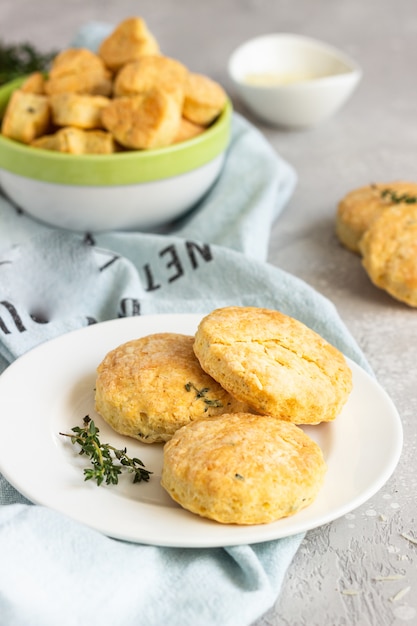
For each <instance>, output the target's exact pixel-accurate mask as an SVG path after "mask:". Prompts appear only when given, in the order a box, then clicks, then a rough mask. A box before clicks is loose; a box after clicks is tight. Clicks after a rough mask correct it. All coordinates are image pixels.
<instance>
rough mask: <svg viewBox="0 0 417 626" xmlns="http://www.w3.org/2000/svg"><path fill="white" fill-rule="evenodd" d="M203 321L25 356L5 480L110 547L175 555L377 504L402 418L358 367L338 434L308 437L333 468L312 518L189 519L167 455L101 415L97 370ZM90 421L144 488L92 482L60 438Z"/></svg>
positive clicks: (10, 421) (165, 319)
mask: <svg viewBox="0 0 417 626" xmlns="http://www.w3.org/2000/svg"><path fill="white" fill-rule="evenodd" d="M200 317H201V316H198V315H152V316H142V317H132V318H125V319H119V320H112V321H109V322H104V323H101V324H97V325H94V326H89V327H87V328H83V329H81V330H78V331H74V332H71V333H68V334H66V335H63V336H61V337H59V338H57V339H54V340H52V341H49V342H47V343H44V344H42V345H40V346H39V347H37V348H35V349H34V350H32V351H30V352H28V353H26V354H25V355H24V356H22V357H20V359H18V360H17V361H15V362H14V363H13V364H12V365H10V366H9V367H8V368H7V369H6V371H5V372H4V373H3V374H2V375H1V376H0V432H1V438H0V471H1V472H2V473H3V475H4V476H5V478H6V479H7V480H8V481H9V482H10V483H11V484H12V485H14V486H15V487H16V489H18V490H19V491H20V492H21V493H22V494H23V495H25V496H26V497H27V498H28V499H29V500H31V501H33V502H35V503H39V504H42V505H45V506H48V507H50V508H52V509H55V510H57V511H60V512H61V513H63V514H65V515H68V516H69V517H71V518H73V519H75V520H78V521H79V522H81V523H83V524H86V525H88V526H90V527H92V528H95V529H97V530H99V531H101V532H103V533H104V534H106V535H109V536H111V537H115V538H119V539H125V540H128V541H133V542H140V543H146V544H155V545H161V546H174V547H215V546H228V545H237V544H244V543H257V542H261V541H267V540H271V539H277V538H280V537H286V536H289V535H293V534H296V533H299V532H303V531H306V530H309V529H311V528H315V527H317V526H320V525H322V524H325V523H327V522H330V521H332V520H334V519H336V518H338V517H340V516H342V515H344V514H345V513H347V512H349V511H351V510H352V509H354V508H356V507H358V506H359V505H360V504H362V503H363V502H365V501H366V500H367V499H369V498H370V497H371V496H372V495H373V494H374V493H375V492H376V491H378V490H379V489H380V488H381V487H382V485H383V484H384V483H385V482H386V481H387V480H388V478H389V477H390V475H391V473H392V472H393V470H394V468H395V466H396V464H397V462H398V459H399V456H400V453H401V448H402V428H401V422H400V419H399V416H398V413H397V411H396V409H395V407H394V405H393V403H392V402H391V400H390V399H389V397H388V396H387V394H386V393H385V391H384V390H383V389H382V388H381V387H380V386H379V384H378V383H377V382H376V381H375V380H373V379H372V378H371V377H370V376H369V375H368V374H366V373H365V372H364V371H363V370H362V369H361V368H360V367H358V366H357V365H356V364H355V363H353V362H352V361H349V365H350V367H351V368H352V371H353V381H354V387H353V391H352V393H351V395H350V398H349V400H348V403H347V404H346V406H345V408H344V409H343V411H342V413H341V414H340V415H339V416H338V417H337V419H336V420H335V421H334V422H333V423H332V424H323V425H319V426H310V427H306V428H305V430H306V432H308V433H309V434H310V435H311V436H312V437H313V438H314V439H315V440H316V441H317V442H318V443H319V445H320V446H321V447H322V449H323V452H324V456H325V459H326V462H327V465H328V472H327V476H326V480H325V484H324V486H323V488H322V490H321V491H320V493H319V495H318V497H317V499H316V501H315V502H314V503H313V504H312V505H311V506H310V507H308V508H307V509H305V510H303V511H301V512H300V513H297V514H296V515H294V516H292V517H288V518H285V519H282V520H279V521H277V522H274V523H271V524H266V525H256V526H234V525H223V524H219V523H216V522H212V521H209V520H205V519H203V518H200V517H198V516H197V515H194V514H192V513H189V512H188V511H185V510H184V509H182V508H181V507H179V506H178V505H177V504H175V503H174V502H173V501H171V499H170V497H169V496H168V495H167V494H166V493H165V491H164V490H163V489H162V487H161V486H160V484H159V477H160V473H161V466H162V446H160V445H154V446H150V445H146V444H142V443H140V442H137V441H135V440H133V439H128V438H123V437H121V436H119V435H117V434H116V433H114V432H113V431H112V430H111V429H110V428H109V427H108V426H107V425H106V424H105V423H104V422H103V420H102V419H101V418H100V417H99V416H98V415H97V414H96V413H95V411H94V384H95V369H96V366H97V365H98V364H99V362H100V361H101V360H102V358H103V357H104V356H105V354H106V353H107V352H108V351H109V350H111V349H113V348H114V347H116V346H117V345H119V344H121V343H123V342H125V341H129V340H130V339H133V338H136V337H139V336H141V335H147V334H150V333H154V332H161V331H162V332H164V331H167V332H179V333H184V334H194V332H195V330H196V327H197V324H198V322H199V319H200ZM87 414H88V415H89V416H90V417H91V418H92V419H94V421H95V422H96V424H97V425H98V426H99V428H100V431H101V432H100V437H101V440H102V441H103V442H107V443H112V444H113V445H115V446H117V447H125V446H126V447H127V450H128V453H129V454H131V455H132V456H133V455H134V456H137V457H139V458H140V459H141V460H142V461H143V462H144V463H145V465H146V467H147V469H149V470H151V471H153V475H152V477H151V480H150V481H149V482H148V483H139V484H133V483H131V478H130V477H129V476H127V475H125V476H123V477H122V478H121V480H120V482H119V484H118V485H116V486H101V487H97V485H96V484H95V483H94V482H92V481H89V482H84V477H83V472H82V470H83V468H84V467H86V466H87V465H88V460H87V462H86V459H85V457H83V456H80V455H79V454H78V453H77V451H76V447H75V446H73V445H72V444H71V443H70V440H69V439H68V438H66V437H62V436H60V435H59V433H60V432H70V430H71V428H72V427H73V426H75V425H82V419H83V417H84V416H85V415H87Z"/></svg>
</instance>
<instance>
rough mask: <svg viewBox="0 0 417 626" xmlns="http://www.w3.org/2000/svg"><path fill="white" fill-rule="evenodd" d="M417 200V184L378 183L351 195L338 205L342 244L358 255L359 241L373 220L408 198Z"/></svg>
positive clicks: (339, 232) (399, 182)
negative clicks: (399, 199)
mask: <svg viewBox="0 0 417 626" xmlns="http://www.w3.org/2000/svg"><path fill="white" fill-rule="evenodd" d="M404 194H406V196H407V197H414V198H417V183H412V182H406V181H396V182H391V183H374V184H372V185H367V186H366V187H360V188H359V189H354V190H353V191H351V192H349V193H348V194H347V195H346V196H345V197H344V198H343V199H342V200H341V201H340V202H339V204H338V207H337V214H336V234H337V236H338V238H339V240H340V242H341V243H342V244H343V245H344V246H345V247H346V248H348V250H351V251H352V252H355V253H357V254H359V253H360V248H359V241H360V239H361V237H362V235H363V234H364V232H365V231H366V230H367V228H369V226H370V225H371V224H372V222H373V220H374V219H376V218H377V217H379V216H380V215H381V213H382V212H383V211H385V209H386V208H388V207H390V206H393V205H395V204H396V203H397V202H398V198H400V197H402V196H404Z"/></svg>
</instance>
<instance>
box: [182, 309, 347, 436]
mask: <svg viewBox="0 0 417 626" xmlns="http://www.w3.org/2000/svg"><path fill="white" fill-rule="evenodd" d="M194 352H195V354H196V356H197V358H198V360H199V362H200V365H201V367H202V368H203V369H204V370H205V371H206V372H207V373H208V374H210V376H212V377H213V378H214V379H215V380H217V381H218V382H219V383H220V384H221V385H222V387H224V388H225V389H226V390H227V391H228V392H229V393H231V394H232V395H233V396H234V397H235V398H238V399H239V400H241V401H242V402H247V403H248V404H249V405H250V406H251V407H252V408H253V410H254V411H257V412H259V413H263V414H269V415H274V416H275V417H277V418H280V419H283V420H287V421H290V422H294V423H296V424H318V423H320V422H328V421H331V420H333V419H335V417H336V416H337V415H338V414H339V413H340V411H341V409H342V407H343V406H344V404H345V403H346V401H347V399H348V396H349V393H350V391H351V389H352V372H351V370H350V368H349V366H348V365H347V362H346V360H345V358H344V356H343V354H342V353H341V352H339V350H337V349H336V348H335V347H334V346H332V345H331V344H329V343H328V342H327V341H326V340H325V339H323V337H321V336H320V335H318V334H317V333H315V332H314V331H313V330H311V329H310V328H308V327H307V326H305V325H304V324H302V323H301V322H299V321H298V320H296V319H294V318H292V317H289V316H288V315H284V314H283V313H280V312H279V311H275V310H270V309H263V308H257V307H238V306H235V307H233V306H232V307H225V308H220V309H216V310H214V311H212V312H211V313H209V314H208V315H206V317H204V318H203V319H202V320H201V322H200V324H199V326H198V329H197V332H196V335H195V343H194Z"/></svg>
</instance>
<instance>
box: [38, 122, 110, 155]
mask: <svg viewBox="0 0 417 626" xmlns="http://www.w3.org/2000/svg"><path fill="white" fill-rule="evenodd" d="M31 145H32V146H33V147H34V148H43V149H44V150H55V151H57V152H65V153H66V154H112V153H113V152H117V147H116V144H115V141H114V138H113V136H112V135H111V134H110V133H108V132H106V131H103V130H82V129H81V128H75V127H65V128H61V129H60V130H58V131H57V132H56V133H53V134H51V135H44V136H42V137H39V138H38V139H35V140H34V141H32V143H31Z"/></svg>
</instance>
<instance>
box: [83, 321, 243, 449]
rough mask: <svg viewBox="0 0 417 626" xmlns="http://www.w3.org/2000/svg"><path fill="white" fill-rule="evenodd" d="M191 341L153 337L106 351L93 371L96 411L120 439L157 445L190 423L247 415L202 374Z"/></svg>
mask: <svg viewBox="0 0 417 626" xmlns="http://www.w3.org/2000/svg"><path fill="white" fill-rule="evenodd" d="M193 341H194V339H193V337H190V336H188V335H181V334H177V333H157V334H153V335H148V336H146V337H141V338H139V339H135V340H132V341H129V342H127V343H124V344H122V345H121V346H118V347H117V348H115V349H114V350H112V351H111V352H109V353H108V354H107V355H106V357H105V358H104V359H103V361H102V362H101V363H100V365H99V366H98V368H97V381H96V395H95V403H96V410H97V412H98V413H99V414H100V415H101V416H102V417H103V419H104V420H105V421H106V422H107V423H108V424H110V426H111V427H112V428H114V430H116V431H117V432H119V433H121V434H122V435H128V436H129V437H134V438H135V439H139V440H140V441H143V442H145V443H155V442H163V441H168V440H169V439H170V438H171V437H172V436H173V434H174V433H175V432H176V431H177V430H178V428H180V427H181V426H184V425H185V424H188V423H189V422H192V421H194V420H199V419H201V418H203V417H212V416H215V415H221V414H222V413H233V412H237V411H247V410H248V407H247V405H246V404H245V403H242V402H239V401H237V400H235V399H234V398H232V397H231V396H230V395H229V394H228V393H227V391H225V390H224V389H223V388H222V387H221V386H220V385H219V384H218V383H216V381H214V380H213V379H212V378H211V377H210V376H209V375H208V374H206V373H205V372H203V370H202V369H201V367H200V365H199V363H198V361H197V359H196V357H195V356H194V353H193Z"/></svg>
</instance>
